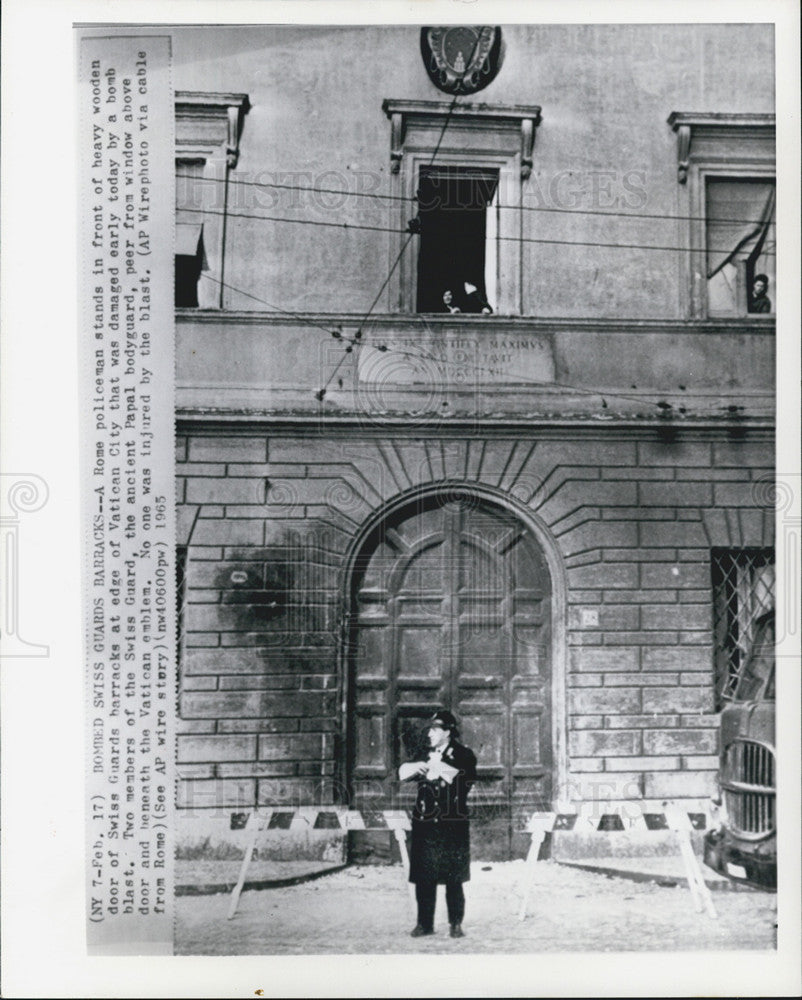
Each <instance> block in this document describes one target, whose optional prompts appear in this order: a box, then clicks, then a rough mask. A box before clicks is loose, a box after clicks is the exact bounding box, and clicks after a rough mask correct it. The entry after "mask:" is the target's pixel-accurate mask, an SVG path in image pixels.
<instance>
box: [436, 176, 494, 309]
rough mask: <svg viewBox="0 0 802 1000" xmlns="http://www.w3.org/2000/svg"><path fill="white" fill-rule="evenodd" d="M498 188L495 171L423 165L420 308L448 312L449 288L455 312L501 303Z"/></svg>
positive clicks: (451, 304)
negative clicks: (445, 296) (497, 293)
mask: <svg viewBox="0 0 802 1000" xmlns="http://www.w3.org/2000/svg"><path fill="white" fill-rule="evenodd" d="M497 192H498V171H497V170H481V169H475V168H471V167H421V170H420V183H419V186H418V214H419V217H420V222H421V230H420V246H419V250H418V274H417V311H418V312H448V311H449V306H448V305H446V304H444V300H443V296H444V293H445V292H446V290H448V291H450V292H451V299H450V309H451V310H454V309H459V311H460V312H482V310H483V308H485V309H488V310H490V309H492V307H493V305H494V304H495V303H496V302H497V299H496V232H497V204H498V200H497ZM466 286H467V288H466ZM470 289H475V290H476V291H475V292H471V291H469V290H470Z"/></svg>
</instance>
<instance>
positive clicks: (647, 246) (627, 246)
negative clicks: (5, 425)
mask: <svg viewBox="0 0 802 1000" xmlns="http://www.w3.org/2000/svg"><path fill="white" fill-rule="evenodd" d="M180 211H182V212H190V213H193V214H198V215H226V216H227V217H228V218H229V219H256V220H260V221H262V222H287V223H290V224H291V225H300V226H320V227H322V228H330V229H343V230H360V231H367V232H375V233H395V234H396V235H399V234H406V235H408V236H409V239H407V240H406V241H405V242H404V245H403V246H402V248H401V252H400V253H399V260H400V258H401V256H403V252H404V251H405V250H406V248H407V246H408V245H409V242H410V240H411V238H412V237H413V236H416V235H418V234H417V232H410V231H409V230H408V229H396V228H395V227H392V226H369V225H366V224H364V223H358V222H324V221H321V220H318V219H287V218H283V217H281V216H273V215H253V214H251V213H246V212H223V211H220V210H218V209H209V208H206V209H204V208H182V209H180ZM496 239H497V240H499V241H500V242H507V243H517V244H519V245H520V244H524V243H531V244H537V245H543V246H568V247H600V248H603V249H608V250H660V251H668V252H679V253H727V252H728V251H729V250H730V249H732V248H731V247H719V248H716V247H687V246H676V245H673V244H666V245H662V244H653V243H600V242H599V241H598V240H555V239H546V238H541V237H534V236H501V235H498V236H496ZM761 256H763V257H773V256H775V252H773V251H765V252H763V253H762V254H761ZM396 266H397V263H396V264H395V265H393V267H392V268H391V272H390V275H388V277H387V278H386V279H385V285H386V282H387V281H389V279H390V277H391V276H392V272H393V271H394V270H395V267H396Z"/></svg>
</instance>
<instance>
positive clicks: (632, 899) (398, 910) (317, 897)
mask: <svg viewBox="0 0 802 1000" xmlns="http://www.w3.org/2000/svg"><path fill="white" fill-rule="evenodd" d="M530 875H531V877H532V888H531V892H530V896H529V906H528V911H527V915H526V918H525V919H524V920H520V919H519V916H520V910H521V903H522V900H523V897H524V892H525V889H526V880H527V878H528V877H529V876H530ZM673 881H674V879H673V875H672V876H671V877H668V876H665V877H664V878H663V882H662V884H660V883H658V882H655V881H645V882H635V881H629V880H624V879H623V878H616V877H613V876H611V875H609V874H600V873H596V872H591V871H587V870H584V869H579V868H576V867H569V866H567V865H561V864H557V863H556V862H553V861H541V862H538V863H537V865H535V866H533V869H532V870H531V871H529V872H528V871H527V868H526V865H525V863H524V862H523V861H509V862H497V863H487V864H483V863H481V862H476V863H474V864H472V866H471V881H470V882H469V883H468V884H467V885H466V887H465V888H466V898H467V909H466V915H465V922H464V929H465V934H466V937H465V938H464V939H459V940H456V941H455V940H452V939H451V938H449V936H448V926H447V918H446V914H445V905H444V899H443V894H442V890H441V891H440V893H439V896H438V904H437V913H436V919H435V928H436V933H435V934H434V935H433V936H432V937H430V938H421V939H416V940H413V939H411V938H410V937H409V931H410V929H411V928H412V926H413V924H414V922H415V915H414V909H413V904H412V901H411V899H410V893H409V885H408V883H407V881H406V876H405V872H404V871H403V870H402V868H401V866H400V865H393V866H387V867H362V868H358V867H348V868H344V869H341V870H339V871H336V872H333V873H331V874H326V875H324V876H323V877H319V878H315V879H314V880H312V881H305V882H302V883H300V884H296V885H292V886H284V887H280V888H271V889H264V890H261V891H258V890H251V891H245V892H243V894H242V896H241V898H240V903H239V907H238V909H237V912H236V915H235V916H234V918H233V919H232V920H227V919H226V914H227V911H228V906H229V901H230V898H229V896H228V895H226V894H223V893H217V894H214V895H204V896H183V897H180V898H178V899H177V900H176V931H175V947H176V953H177V954H195V955H245V954H251V955H268V954H276V955H279V954H285V955H289V954H293V955H305V954H308V955H315V954H392V953H395V954H415V953H417V954H446V953H451V952H454V951H462V952H465V953H477V952H480V953H500V954H503V953H537V952H559V951H580V950H588V951H664V950H666V951H668V950H688V951H699V950H706V949H711V950H727V949H771V948H773V947H775V928H774V923H775V920H776V915H775V903H776V897H775V896H773V895H772V894H770V893H765V892H760V891H757V890H754V891H753V890H749V891H744V892H719V893H716V897H715V905H716V909H717V911H718V919H715V920H714V919H712V918H710V917H709V916H707V914H705V913H697V912H696V911H695V910H694V907H693V903H692V899H691V894H690V892H689V890H688V888H687V886H686V885H684V883H683V882H681V881H680V879H679V878H677V879H676V884H671V883H672V882H673Z"/></svg>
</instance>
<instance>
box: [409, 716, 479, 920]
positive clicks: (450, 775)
mask: <svg viewBox="0 0 802 1000" xmlns="http://www.w3.org/2000/svg"><path fill="white" fill-rule="evenodd" d="M457 735H458V733H457V720H456V718H455V717H454V716H453V715H452V713H451V712H449V711H447V710H445V709H441V710H440V711H438V712H436V713H435V715H434V716H433V718H432V719H431V721H430V722H429V729H428V739H429V751H428V755H427V756H426V759H425V760H417V761H411V762H409V763H406V764H402V765H401V766H400V767H399V769H398V777H399V778H400V779H401V781H417V782H418V794H417V796H416V798H415V808H414V809H413V811H412V849H411V852H410V864H409V881H410V882H413V883H414V884H415V896H416V899H417V901H418V922H417V924H416V925H415V927H414V929H413V931H412V937H423V936H425V935H428V934H434V910H435V903H436V901H437V886H438V885H440V884H445V887H446V906H447V907H448V922H449V924H450V925H451V931H450V933H451V937H454V938H457V937H464V936H465V935H464V934H463V931H462V919H463V917H464V915H465V893H464V891H463V888H462V883H463V882H467V881H468V880H469V879H470V877H471V868H470V864H471V856H470V830H469V825H468V807H467V802H466V800H467V798H468V792H469V791H470V790H471V787H472V786H473V784H474V782H475V781H476V756H475V754H474V753H473V751H472V750H469V749H468V747H466V746H463V745H462V743H460V742H459V741H458V740H457Z"/></svg>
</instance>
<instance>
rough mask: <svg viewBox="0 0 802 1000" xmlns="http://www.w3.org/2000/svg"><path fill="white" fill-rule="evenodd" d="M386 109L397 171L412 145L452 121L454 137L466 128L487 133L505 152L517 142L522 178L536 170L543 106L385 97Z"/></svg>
mask: <svg viewBox="0 0 802 1000" xmlns="http://www.w3.org/2000/svg"><path fill="white" fill-rule="evenodd" d="M382 110H383V111H384V113H385V114H386V115H387V117H388V118H389V119H390V122H391V125H392V136H391V147H390V163H391V169H392V172H393V173H394V174H397V173H398V171H399V170H400V168H401V161H402V159H403V157H404V152H405V149H406V148H407V147H408V146H410V145H411V146H414V147H417V146H418V145H419V142H420V141H421V140H422V139H423V137H424V136H425V135H427V133H429V132H430V131H431V130H433V129H442V127H443V125H444V124H445V123H446V121H448V129H449V131H450V132H451V136H452V137H453V136H454V135H455V134H457V135H459V134H464V132H465V131H466V130H468V131H470V132H471V133H473V134H474V135H484V136H486V137H490V138H491V139H492V140H493V143H494V146H495V147H496V148H497V149H498V148H504V149H505V151H510V152H512V151H513V150H511V149H509V147H510V145H513V146H514V147H515V148H516V149H517V150H518V151H519V152H520V157H521V178H522V180H526V179H527V178H528V177H529V175H530V174H531V172H532V151H533V149H534V144H535V132H536V130H537V127H538V125H539V124H540V122H541V108H540V106H539V105H537V104H533V105H525V104H507V105H505V104H463V103H457V104H454V102H453V101H402V100H389V99H388V100H385V101H384V102H383V103H382Z"/></svg>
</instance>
